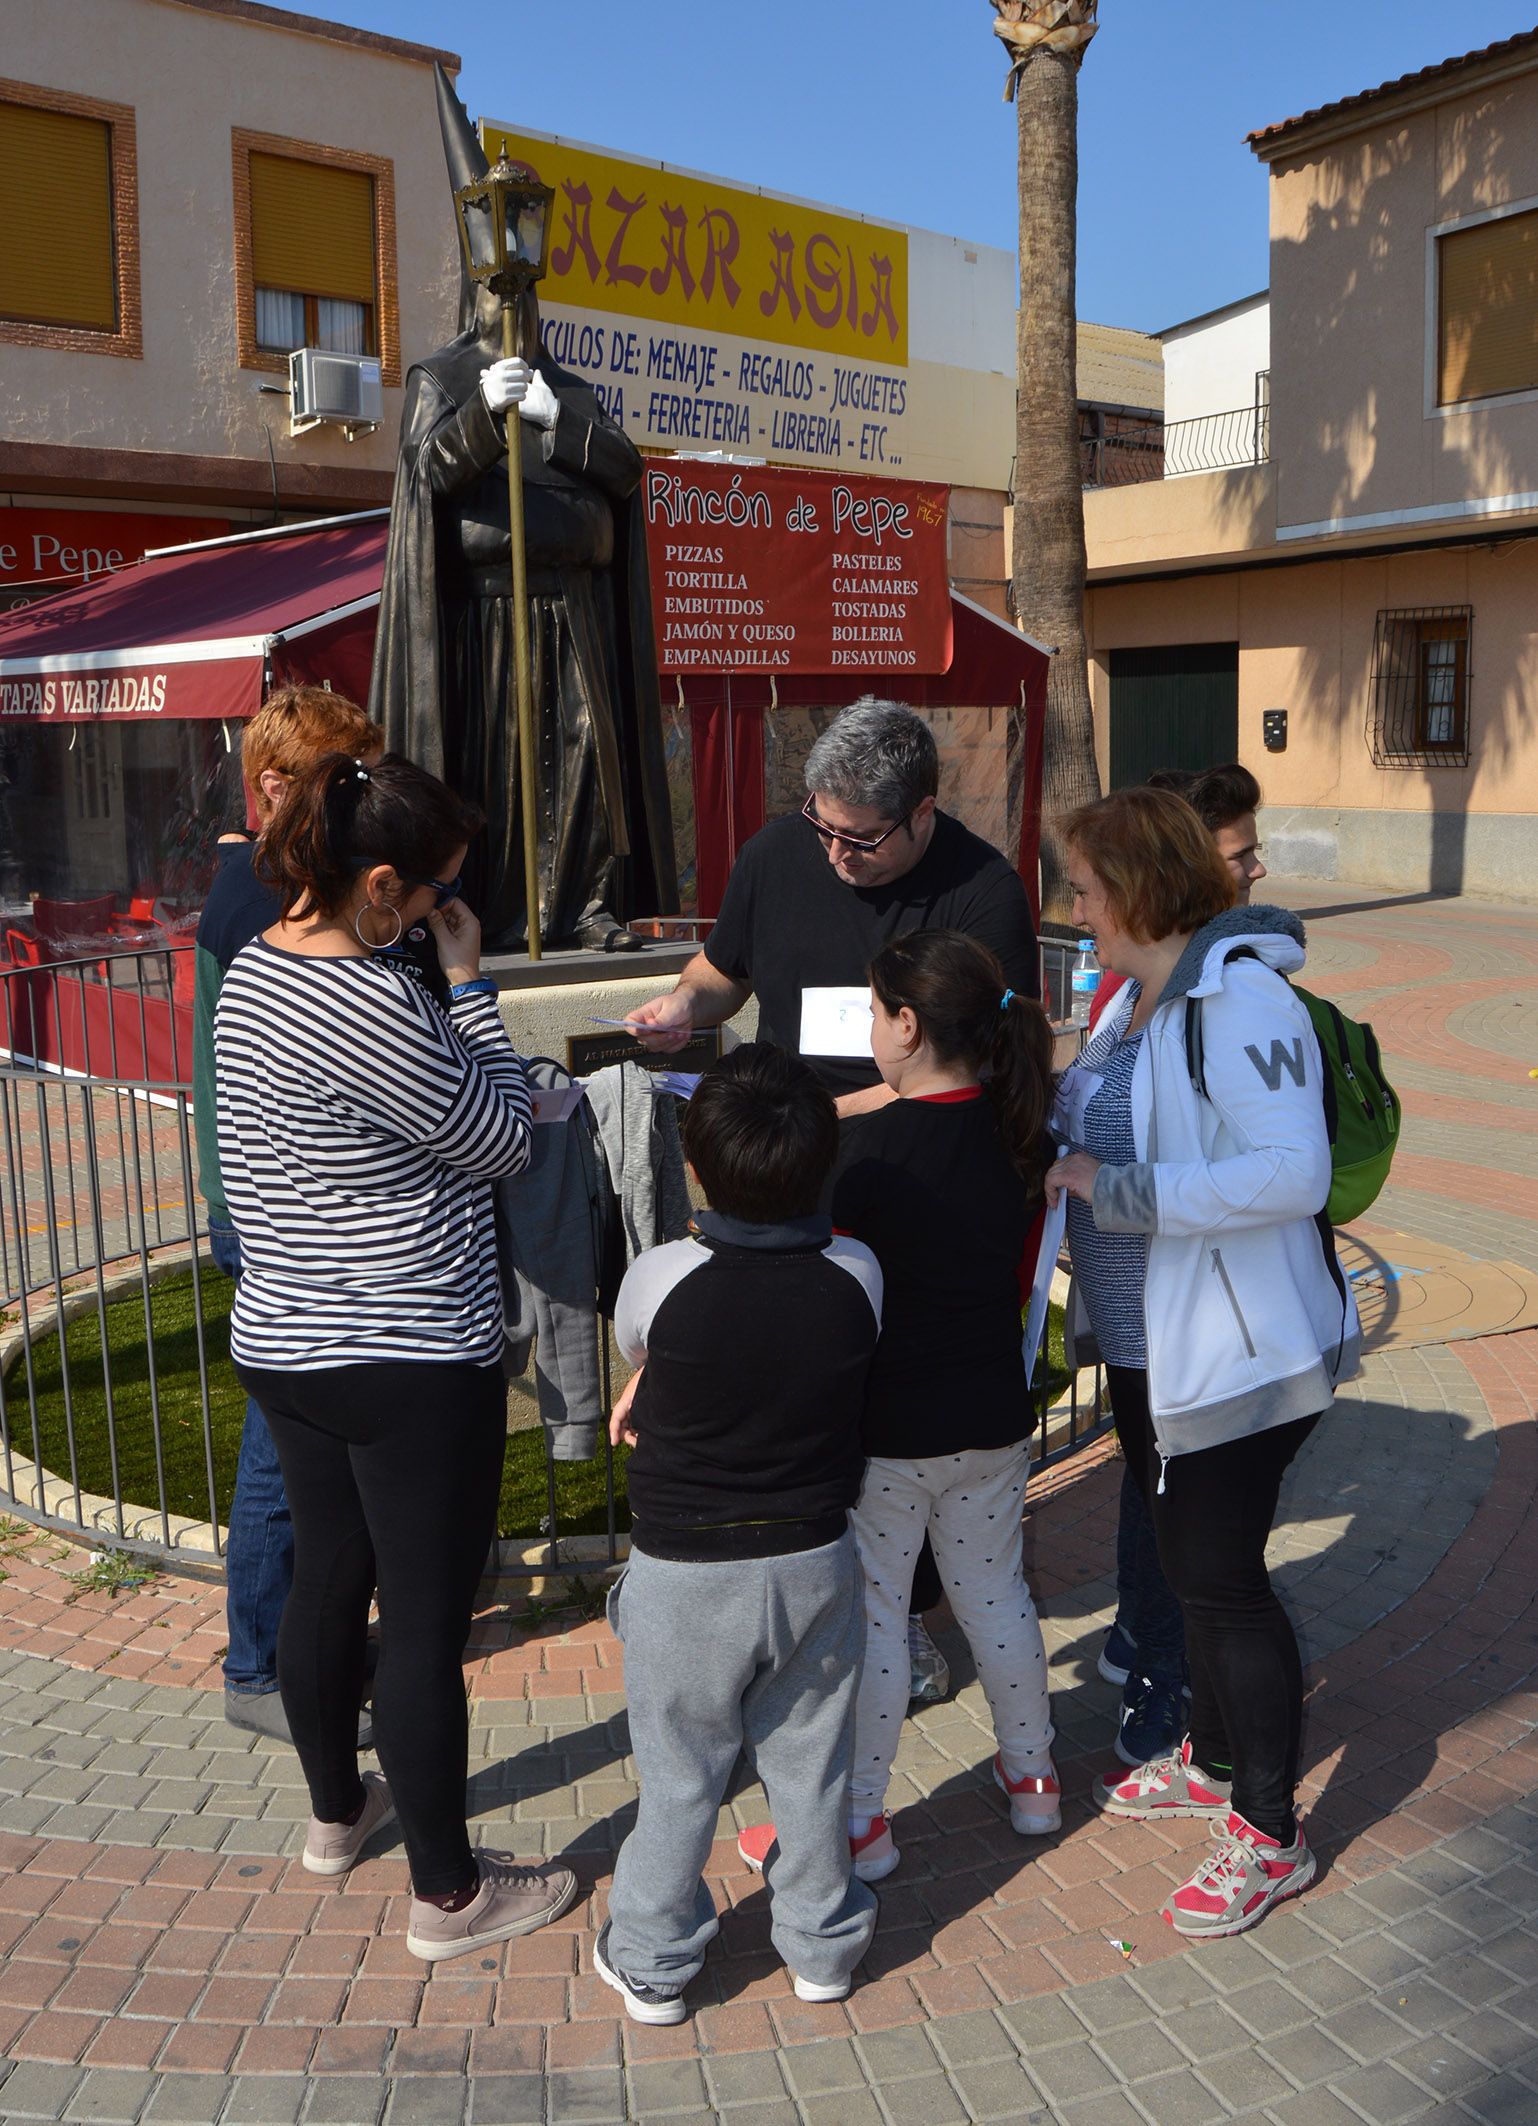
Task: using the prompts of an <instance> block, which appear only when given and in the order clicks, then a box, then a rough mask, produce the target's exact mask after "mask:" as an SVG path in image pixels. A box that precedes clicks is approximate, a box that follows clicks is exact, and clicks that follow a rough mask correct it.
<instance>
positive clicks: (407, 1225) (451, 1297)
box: [214, 937, 530, 1372]
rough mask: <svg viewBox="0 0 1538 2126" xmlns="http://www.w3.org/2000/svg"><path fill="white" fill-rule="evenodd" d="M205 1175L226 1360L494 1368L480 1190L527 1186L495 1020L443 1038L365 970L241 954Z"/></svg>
mask: <svg viewBox="0 0 1538 2126" xmlns="http://www.w3.org/2000/svg"><path fill="white" fill-rule="evenodd" d="M214 1043H215V1052H216V1059H217V1071H218V1116H219V1163H220V1167H221V1170H222V1172H223V1176H224V1186H225V1195H226V1197H227V1199H228V1202H229V1208H230V1216H231V1218H232V1220H233V1222H234V1225H235V1229H236V1232H237V1233H238V1234H239V1236H240V1257H241V1278H240V1284H239V1287H238V1290H237V1293H236V1298H235V1311H234V1316H233V1319H232V1322H231V1335H230V1349H231V1353H232V1355H233V1356H234V1357H235V1358H236V1359H237V1360H238V1361H240V1362H241V1363H242V1364H245V1365H249V1366H256V1367H271V1368H273V1369H276V1370H281V1371H301V1372H303V1371H311V1370H315V1369H317V1368H321V1367H325V1366H343V1365H352V1364H356V1363H358V1362H359V1361H363V1360H377V1359H426V1360H438V1361H457V1362H463V1361H469V1362H471V1363H476V1364H489V1363H491V1362H492V1361H493V1360H494V1359H495V1358H496V1356H497V1354H498V1351H499V1350H500V1348H501V1340H502V1310H501V1301H500V1297H499V1291H498V1283H497V1258H496V1245H495V1239H494V1232H493V1219H492V1199H491V1187H490V1184H491V1182H492V1181H493V1180H494V1179H496V1177H497V1176H499V1175H502V1174H516V1173H519V1172H521V1171H522V1169H523V1168H524V1167H525V1166H527V1164H528V1160H529V1149H530V1108H529V1092H528V1085H527V1082H526V1080H525V1078H524V1072H523V1065H522V1064H521V1063H520V1062H519V1060H518V1057H517V1055H516V1054H515V1053H514V1050H513V1047H512V1044H511V1042H510V1041H509V1040H508V1037H507V1034H506V1031H505V1029H504V1028H503V1025H502V1021H501V1018H500V1016H499V1015H498V1012H497V1008H496V1003H495V1000H494V999H493V998H492V997H490V996H487V995H478V996H470V997H463V998H461V999H460V1000H459V1001H458V1002H457V1003H456V1004H454V1005H453V1006H452V1007H451V1010H450V1013H449V1015H448V1017H447V1018H446V1017H445V1016H444V1014H443V1013H442V1012H441V1011H440V1010H439V1009H438V1008H437V1006H436V1005H435V1004H434V1003H433V1002H432V1000H431V999H430V998H429V997H427V996H426V995H425V994H424V993H423V992H422V990H421V989H420V988H419V987H418V986H417V984H416V983H414V982H412V981H411V980H410V979H408V978H407V977H406V976H404V975H401V974H399V973H397V972H395V971H394V970H393V969H391V968H390V967H388V966H386V965H384V964H382V963H381V962H379V961H376V960H370V959H350V958H349V959H320V958H312V957H309V956H306V955H301V954H298V953H292V952H285V951H282V950H281V949H280V948H278V947H277V946H274V945H269V944H268V943H267V941H266V940H265V939H264V938H260V937H259V938H256V939H253V941H252V942H251V943H250V944H249V945H247V946H246V947H245V948H244V950H243V951H241V952H240V953H238V954H237V955H236V957H235V960H234V962H233V964H232V966H231V967H230V970H229V972H228V974H227V975H226V976H225V979H224V986H223V989H222V991H221V994H220V998H219V1008H218V1013H217V1016H216V1019H215V1025H214Z"/></svg>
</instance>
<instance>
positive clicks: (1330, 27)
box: [311, 0, 1538, 331]
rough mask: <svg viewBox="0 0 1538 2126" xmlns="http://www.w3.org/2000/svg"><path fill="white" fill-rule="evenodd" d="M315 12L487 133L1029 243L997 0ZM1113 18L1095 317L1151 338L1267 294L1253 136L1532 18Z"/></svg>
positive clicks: (1096, 185)
mask: <svg viewBox="0 0 1538 2126" xmlns="http://www.w3.org/2000/svg"><path fill="white" fill-rule="evenodd" d="M311 5H312V6H313V7H314V11H315V12H316V13H325V14H328V15H330V16H332V17H333V18H334V19H337V20H342V21H348V22H353V23H357V24H359V25H361V26H362V27H365V28H369V29H378V30H386V31H389V32H390V33H392V34H393V35H396V36H400V37H411V38H415V39H417V40H419V41H420V42H422V43H427V44H433V45H439V46H447V47H448V48H449V49H451V50H454V51H457V52H459V53H460V54H461V55H462V57H463V59H464V62H465V68H464V73H463V75H462V77H461V91H462V93H463V95H464V97H465V101H466V103H467V104H468V106H469V108H470V111H471V113H472V115H473V116H479V115H483V114H484V115H495V116H496V117H499V118H505V119H509V120H515V121H518V122H521V123H523V124H525V125H528V126H531V127H533V128H534V129H535V130H536V131H539V132H545V133H564V134H568V135H572V136H575V137H576V138H578V139H583V140H589V141H595V142H597V143H599V144H600V145H602V146H605V147H612V148H616V149H620V150H622V151H625V152H628V153H631V154H639V155H645V156H651V157H655V158H658V159H663V160H670V161H673V162H679V163H684V164H687V165H688V166H690V167H691V168H694V169H699V170H708V171H711V172H715V173H718V174H720V175H722V176H726V177H733V178H737V179H739V180H744V181H747V182H749V183H757V184H762V185H766V186H768V187H770V188H771V189H772V190H775V191H782V192H793V193H798V194H800V195H802V196H803V197H806V198H811V199H821V200H826V201H828V202H830V203H831V204H833V205H835V206H840V207H852V208H855V209H858V210H861V211H864V212H867V213H875V214H882V215H886V216H888V217H889V218H890V219H892V220H894V221H904V222H915V223H919V224H921V225H924V226H926V227H929V228H934V229H940V230H943V231H945V232H946V233H947V234H949V235H955V236H965V237H970V238H972V239H974V240H977V241H980V242H983V243H991V244H998V245H1001V246H1004V247H1005V248H1008V249H1011V250H1012V249H1013V248H1014V243H1015V178H1014V155H1015V122H1014V112H1013V109H1012V108H1011V107H1010V106H1008V105H1006V104H1005V103H1003V102H1002V101H1001V97H1000V91H1001V87H1002V83H1003V78H1004V65H1003V57H1002V55H1003V47H1002V46H1001V45H1000V44H999V43H998V41H997V39H996V38H994V36H993V35H992V33H991V31H990V28H989V25H990V23H991V21H992V19H993V11H992V8H991V7H990V6H989V5H987V0H884V4H883V5H881V6H879V7H877V6H873V5H871V4H870V0H779V4H778V5H776V6H773V7H751V6H748V7H745V6H741V5H728V6H722V5H719V4H718V5H708V4H706V0H639V4H633V5H631V6H629V7H594V6H583V5H581V4H579V0H554V4H552V5H547V6H545V7H543V8H539V9H537V10H536V9H533V8H506V9H494V8H489V7H476V8H474V9H471V8H469V7H464V6H453V5H447V6H432V5H428V4H426V0H330V4H327V0H311ZM1100 13H1101V29H1100V34H1099V36H1098V37H1097V38H1096V39H1095V41H1094V43H1093V45H1092V46H1091V47H1090V50H1089V53H1088V56H1087V57H1086V59H1085V63H1084V70H1083V74H1082V76H1081V81H1080V133H1079V153H1080V193H1079V315H1080V316H1081V317H1088V318H1094V319H1097V320H1099V321H1100V322H1102V323H1106V324H1119V325H1136V326H1139V327H1141V328H1142V329H1144V330H1147V331H1157V330H1158V329H1160V328H1161V327H1163V326H1166V325H1171V324H1174V323H1176V322H1177V321H1179V320H1180V319H1182V318H1186V317H1192V316H1195V315H1197V314H1198V313H1199V312H1201V311H1204V310H1210V309H1214V308H1216V307H1217V306H1218V305H1219V304H1222V303H1226V302H1231V301H1233V300H1234V299H1235V298H1236V297H1238V296H1241V295H1248V294H1251V293H1253V291H1254V290H1255V289H1257V288H1260V287H1263V286H1264V285H1265V282H1266V277H1267V263H1266V180H1265V173H1264V170H1263V168H1262V166H1261V165H1260V164H1259V163H1257V162H1256V160H1255V158H1254V156H1253V155H1252V154H1251V152H1250V150H1249V149H1248V148H1247V147H1246V146H1245V145H1244V135H1245V134H1246V133H1247V132H1249V131H1250V130H1252V129H1253V128H1255V127H1258V126H1263V125H1269V124H1273V123H1274V122H1275V121H1276V120H1278V119H1281V118H1287V117H1290V116H1292V115H1293V114H1294V113H1296V112H1298V111H1302V110H1306V109H1308V108H1310V107H1311V106H1314V105H1317V104H1321V103H1327V102H1330V101H1331V100H1333V99H1334V98H1336V97H1339V96H1347V95H1352V94H1354V93H1356V92H1357V91H1359V90H1361V89H1365V88H1369V87H1375V86H1376V85H1377V84H1378V83H1379V82H1381V81H1386V80H1389V79H1390V78H1392V77H1393V76H1394V75H1397V74H1402V73H1407V72H1409V71H1411V70H1412V69H1414V68H1416V67H1422V66H1428V65H1432V64H1434V63H1435V62H1437V61H1438V60H1442V59H1448V58H1451V57H1453V56H1454V55H1455V54H1456V53H1458V52H1463V51H1470V50H1473V49H1475V48H1476V47H1478V46H1480V45H1484V44H1489V43H1493V42H1494V41H1495V40H1496V39H1498V38H1502V37H1510V36H1513V35H1515V34H1516V33H1517V32H1518V31H1520V30H1529V29H1532V28H1534V27H1535V26H1538V0H1465V4H1464V5H1462V6H1460V7H1449V6H1447V4H1446V0H1347V4H1345V5H1342V0H1101V10H1100ZM526 26H527V28H528V31H529V32H530V33H528V34H525V29H526Z"/></svg>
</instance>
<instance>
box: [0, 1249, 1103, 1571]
mask: <svg viewBox="0 0 1538 2126" xmlns="http://www.w3.org/2000/svg"><path fill="white" fill-rule="evenodd" d="M199 1290H200V1294H201V1300H202V1313H203V1338H204V1350H205V1353H206V1362H207V1367H208V1404H209V1421H210V1431H211V1437H212V1442H213V1465H214V1501H215V1506H216V1510H217V1513H218V1517H219V1521H220V1523H221V1525H223V1524H224V1523H225V1522H227V1520H228V1517H229V1509H230V1500H231V1497H232V1496H233V1494H234V1490H235V1465H236V1461H237V1459H238V1456H239V1453H240V1433H241V1426H242V1423H243V1422H244V1418H245V1409H246V1398H245V1394H244V1392H243V1390H242V1389H241V1387H240V1384H239V1382H238V1381H237V1380H236V1378H235V1374H234V1369H233V1368H232V1366H231V1364H230V1307H231V1305H232V1303H233V1301H234V1297H235V1287H234V1285H233V1284H232V1283H231V1282H230V1280H229V1279H228V1278H226V1277H222V1276H221V1275H220V1274H219V1273H218V1271H216V1270H213V1269H210V1268H205V1269H204V1270H203V1271H202V1272H201V1275H200V1278H199ZM195 1309H196V1297H195V1295H194V1291H193V1281H192V1275H191V1272H190V1271H189V1272H185V1273H183V1274H182V1275H179V1276H176V1277H170V1278H166V1279H165V1280H164V1281H163V1282H161V1283H159V1284H156V1285H152V1286H151V1287H150V1310H151V1314H150V1318H151V1322H152V1325H153V1329H154V1350H155V1388H156V1394H157V1398H158V1404H159V1411H160V1439H161V1457H162V1461H163V1465H164V1469H165V1495H166V1507H167V1510H168V1511H169V1512H171V1513H174V1514H185V1515H187V1516H188V1517H189V1518H190V1519H193V1520H206V1519H207V1518H208V1476H207V1471H206V1466H205V1461H204V1452H203V1423H202V1408H201V1403H200V1398H199V1392H198V1355H197V1327H196V1321H197V1317H196V1311H195ZM106 1316H107V1348H108V1351H109V1353H110V1357H111V1377H112V1413H113V1431H114V1433H115V1436H116V1442H117V1465H118V1476H119V1480H120V1484H121V1490H122V1496H123V1498H124V1499H125V1501H127V1500H131V1501H133V1502H134V1503H135V1504H136V1505H140V1506H150V1507H154V1506H156V1505H157V1504H158V1501H159V1496H160V1490H159V1484H158V1482H157V1478H156V1464H155V1434H154V1425H153V1420H152V1414H151V1394H150V1362H149V1353H150V1346H149V1341H148V1339H147V1337H146V1334H145V1318H144V1296H143V1294H142V1292H133V1293H131V1294H128V1295H127V1296H125V1297H123V1298H119V1299H115V1300H112V1301H110V1302H109V1304H108V1306H107V1310H106ZM64 1355H65V1356H67V1358H68V1363H69V1378H70V1400H71V1403H72V1404H73V1408H74V1417H75V1462H74V1465H73V1467H74V1471H75V1473H77V1475H78V1481H79V1484H80V1488H81V1489H82V1490H83V1491H93V1492H96V1493H98V1494H99V1495H101V1496H104V1497H107V1498H110V1497H111V1496H112V1495H113V1482H112V1456H111V1451H110V1446H109V1434H108V1425H107V1395H106V1389H105V1385H104V1381H103V1367H102V1358H101V1326H100V1322H99V1320H98V1317H97V1314H96V1312H95V1311H94V1310H93V1311H92V1312H90V1313H88V1314H84V1315H82V1316H81V1317H80V1318H79V1319H78V1320H76V1321H73V1322H71V1323H70V1324H69V1326H68V1328H67V1330H66V1332H65V1353H64ZM32 1357H33V1377H34V1380H35V1382H36V1390H37V1420H38V1444H39V1446H40V1448H41V1452H42V1460H43V1464H44V1466H45V1467H46V1468H48V1469H49V1470H51V1471H52V1472H53V1474H54V1475H55V1476H59V1477H63V1478H65V1479H66V1480H67V1479H68V1478H69V1477H70V1475H71V1473H72V1465H71V1460H70V1452H69V1432H68V1427H67V1425H66V1422H65V1402H64V1375H63V1364H62V1362H61V1354H60V1350H59V1339H58V1337H57V1335H48V1336H40V1337H38V1338H37V1339H36V1340H35V1341H34V1343H33V1346H32ZM1047 1364H1048V1370H1049V1378H1050V1382H1051V1388H1052V1392H1053V1393H1054V1394H1056V1393H1057V1392H1059V1390H1060V1389H1061V1388H1062V1387H1063V1386H1065V1385H1066V1382H1067V1377H1068V1376H1067V1372H1066V1368H1065V1366H1064V1360H1063V1316H1062V1309H1061V1308H1059V1307H1055V1306H1054V1307H1053V1308H1052V1309H1051V1310H1050V1313H1049V1317H1048V1322H1047ZM614 1377H615V1385H616V1387H618V1385H619V1383H620V1381H621V1379H622V1378H623V1374H622V1372H621V1371H620V1370H619V1369H616V1371H615V1376H614ZM512 1395H513V1400H514V1404H515V1406H516V1405H517V1403H519V1402H520V1401H521V1402H522V1404H523V1405H524V1407H525V1408H526V1409H527V1410H529V1411H532V1409H533V1390H532V1385H531V1384H525V1383H517V1384H515V1386H514V1388H513V1391H512ZM6 1411H7V1416H8V1421H9V1426H10V1433H11V1442H12V1447H13V1449H14V1451H16V1452H18V1453H21V1454H24V1455H26V1456H28V1458H29V1459H30V1457H31V1455H32V1452H33V1441H32V1430H31V1413H30V1410H29V1407H28V1403H27V1396H26V1387H25V1380H24V1377H23V1375H22V1374H21V1372H20V1371H19V1370H16V1371H13V1372H12V1373H11V1374H10V1375H9V1377H8V1379H7V1382H6ZM627 1459H628V1453H627V1450H626V1449H625V1448H623V1447H621V1448H618V1449H616V1451H615V1456H614V1492H615V1524H616V1526H617V1527H619V1528H621V1529H626V1528H628V1527H629V1526H630V1507H629V1502H628V1500H627V1497H626V1491H625V1463H626V1461H627ZM555 1496H556V1521H557V1525H558V1527H559V1528H560V1530H561V1532H562V1533H563V1534H565V1535H601V1534H602V1533H603V1532H604V1530H605V1528H606V1527H607V1525H608V1521H607V1509H606V1506H605V1500H604V1463H603V1457H602V1455H598V1456H596V1457H595V1458H594V1459H593V1460H592V1461H590V1462H557V1463H556V1464H555ZM549 1512H550V1503H549V1488H548V1479H547V1474H546V1461H545V1436H544V1432H543V1430H542V1429H541V1428H540V1427H539V1425H538V1424H537V1423H536V1424H534V1425H527V1424H525V1425H523V1426H520V1427H519V1429H517V1430H515V1431H513V1432H511V1433H509V1435H508V1442H507V1459H506V1463H505V1465H504V1467H503V1472H502V1497H501V1504H500V1508H499V1512H498V1523H497V1525H498V1529H499V1531H500V1533H501V1534H502V1535H504V1536H507V1537H510V1538H512V1539H514V1540H518V1539H522V1540H525V1541H532V1540H534V1539H536V1538H538V1537H539V1536H540V1535H541V1534H543V1533H544V1532H545V1530H546V1524H547V1522H548V1517H549Z"/></svg>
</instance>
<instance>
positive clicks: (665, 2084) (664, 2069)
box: [472, 2060, 707, 2117]
mask: <svg viewBox="0 0 1538 2126" xmlns="http://www.w3.org/2000/svg"><path fill="white" fill-rule="evenodd" d="M706 2095H707V2092H706V2089H705V2077H704V2075H703V2073H702V2072H701V2070H700V2063H699V2061H698V2060H653V2061H649V2062H647V2063H646V2064H644V2065H641V2066H636V2067H632V2068H631V2070H630V2108H631V2109H632V2111H637V2112H644V2113H651V2112H657V2113H662V2112H673V2111H690V2110H698V2109H699V2108H700V2107H701V2106H702V2105H703V2104H704V2103H705V2101H706ZM472 2117H473V2114H472Z"/></svg>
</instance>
